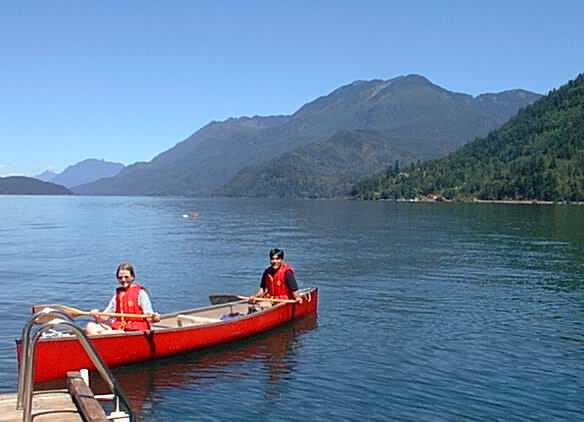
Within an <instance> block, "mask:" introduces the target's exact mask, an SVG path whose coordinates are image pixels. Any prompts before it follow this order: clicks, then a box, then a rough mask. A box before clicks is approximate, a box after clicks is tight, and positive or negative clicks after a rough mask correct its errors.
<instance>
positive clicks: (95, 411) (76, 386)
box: [67, 372, 108, 422]
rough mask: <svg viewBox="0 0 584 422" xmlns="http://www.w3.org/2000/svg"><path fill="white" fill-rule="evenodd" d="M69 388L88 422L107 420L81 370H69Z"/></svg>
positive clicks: (104, 421) (80, 411) (103, 421)
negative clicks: (82, 376)
mask: <svg viewBox="0 0 584 422" xmlns="http://www.w3.org/2000/svg"><path fill="white" fill-rule="evenodd" d="M67 389H68V390H69V393H70V394H71V397H72V398H73V401H74V402H75V404H76V405H77V409H78V410H79V413H81V415H82V416H83V419H84V420H85V421H86V422H107V420H108V419H107V416H106V414H105V412H104V410H103V408H102V407H101V405H100V404H99V402H98V401H97V399H96V398H95V396H94V395H93V391H91V389H90V388H89V386H88V385H87V384H85V381H83V379H82V378H81V374H80V373H79V372H67Z"/></svg>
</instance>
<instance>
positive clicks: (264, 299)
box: [237, 296, 298, 303]
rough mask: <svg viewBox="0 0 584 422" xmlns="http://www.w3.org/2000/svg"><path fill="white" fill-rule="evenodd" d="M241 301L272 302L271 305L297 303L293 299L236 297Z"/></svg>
mask: <svg viewBox="0 0 584 422" xmlns="http://www.w3.org/2000/svg"><path fill="white" fill-rule="evenodd" d="M237 297H238V298H240V299H241V300H249V301H260V302H273V303H298V301H297V300H293V299H276V298H272V297H261V296H237Z"/></svg>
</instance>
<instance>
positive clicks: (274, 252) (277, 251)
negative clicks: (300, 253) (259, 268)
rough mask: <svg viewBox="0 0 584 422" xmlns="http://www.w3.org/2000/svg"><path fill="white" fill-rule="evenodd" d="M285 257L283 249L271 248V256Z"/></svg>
mask: <svg viewBox="0 0 584 422" xmlns="http://www.w3.org/2000/svg"><path fill="white" fill-rule="evenodd" d="M274 256H275V257H276V258H281V259H284V251H283V250H282V249H277V248H274V249H272V250H270V258H273V257H274Z"/></svg>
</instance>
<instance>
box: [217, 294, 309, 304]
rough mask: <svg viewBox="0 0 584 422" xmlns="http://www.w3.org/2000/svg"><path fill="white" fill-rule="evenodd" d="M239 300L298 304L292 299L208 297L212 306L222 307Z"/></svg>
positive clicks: (220, 295)
mask: <svg viewBox="0 0 584 422" xmlns="http://www.w3.org/2000/svg"><path fill="white" fill-rule="evenodd" d="M241 300H247V301H258V302H260V301H261V302H270V303H298V302H297V301H296V300H293V299H274V298H271V297H257V296H239V295H229V294H214V295H210V296H209V301H210V302H211V304H212V305H222V304H224V303H230V302H239V301H241Z"/></svg>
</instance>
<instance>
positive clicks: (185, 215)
mask: <svg viewBox="0 0 584 422" xmlns="http://www.w3.org/2000/svg"><path fill="white" fill-rule="evenodd" d="M199 215H200V214H199V213H198V212H190V213H188V214H183V215H182V216H183V218H190V219H191V220H196V219H197V218H199Z"/></svg>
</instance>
